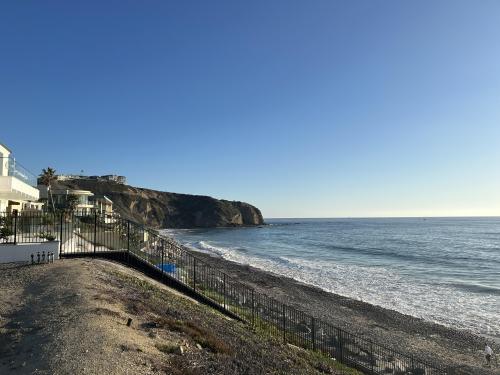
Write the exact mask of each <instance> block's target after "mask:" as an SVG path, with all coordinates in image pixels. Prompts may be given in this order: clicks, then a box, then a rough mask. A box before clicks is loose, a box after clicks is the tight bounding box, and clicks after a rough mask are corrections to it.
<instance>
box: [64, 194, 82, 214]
mask: <svg viewBox="0 0 500 375" xmlns="http://www.w3.org/2000/svg"><path fill="white" fill-rule="evenodd" d="M79 203H80V198H78V196H77V195H74V194H69V195H67V196H66V208H67V209H68V210H69V211H70V212H73V211H74V210H76V207H77V206H78V204H79Z"/></svg>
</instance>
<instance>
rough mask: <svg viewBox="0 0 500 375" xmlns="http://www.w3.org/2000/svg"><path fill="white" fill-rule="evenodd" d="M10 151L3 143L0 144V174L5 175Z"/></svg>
mask: <svg viewBox="0 0 500 375" xmlns="http://www.w3.org/2000/svg"><path fill="white" fill-rule="evenodd" d="M9 155H10V151H9V150H8V149H7V147H5V146H4V145H2V144H0V176H7V172H8V170H9V160H8V159H7V158H8V157H9Z"/></svg>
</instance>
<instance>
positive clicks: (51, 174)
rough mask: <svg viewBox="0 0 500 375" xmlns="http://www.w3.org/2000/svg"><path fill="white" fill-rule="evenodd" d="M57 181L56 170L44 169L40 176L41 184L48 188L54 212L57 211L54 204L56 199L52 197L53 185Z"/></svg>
mask: <svg viewBox="0 0 500 375" xmlns="http://www.w3.org/2000/svg"><path fill="white" fill-rule="evenodd" d="M56 179H57V177H56V170H55V169H54V168H51V167H47V168H46V169H45V168H44V169H42V173H41V174H40V182H41V183H42V184H43V185H45V186H47V191H48V193H49V198H50V202H51V207H52V211H53V212H55V211H56V207H55V204H54V197H53V196H52V183H53V182H54V181H55V180H56Z"/></svg>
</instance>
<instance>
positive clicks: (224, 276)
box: [222, 273, 226, 309]
mask: <svg viewBox="0 0 500 375" xmlns="http://www.w3.org/2000/svg"><path fill="white" fill-rule="evenodd" d="M222 280H223V292H224V309H225V308H226V274H225V273H223V274H222Z"/></svg>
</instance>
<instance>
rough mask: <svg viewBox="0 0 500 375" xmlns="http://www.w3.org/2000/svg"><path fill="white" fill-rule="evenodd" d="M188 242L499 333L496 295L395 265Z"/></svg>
mask: <svg viewBox="0 0 500 375" xmlns="http://www.w3.org/2000/svg"><path fill="white" fill-rule="evenodd" d="M190 247H192V248H193V249H195V250H197V251H202V252H205V253H209V254H214V255H217V256H221V257H222V258H224V259H226V260H230V261H233V262H237V263H241V264H248V265H250V266H253V267H256V268H259V269H262V270H264V271H270V272H273V273H276V274H279V275H282V276H286V277H290V278H293V279H295V280H297V281H300V282H303V283H306V284H309V285H314V286H317V287H319V288H321V289H323V290H326V291H328V292H332V293H336V294H339V295H343V296H346V297H349V298H354V299H357V300H360V301H364V302H368V303H371V304H374V305H378V306H381V307H385V308H389V309H393V310H396V311H399V312H401V313H403V314H408V315H412V316H415V317H418V318H422V319H425V320H428V321H432V322H435V323H440V324H444V325H447V326H451V327H455V328H459V329H467V330H471V331H473V332H475V333H479V334H486V335H489V336H493V337H500V322H499V320H498V301H497V300H496V299H495V298H493V297H492V296H489V295H480V294H471V293H466V292H465V291H460V290H459V289H456V288H450V287H447V286H444V285H443V286H437V285H435V284H424V283H415V281H414V280H409V279H407V278H405V277H402V276H401V275H399V274H398V272H397V270H388V269H385V268H382V267H375V266H373V267H364V266H357V265H346V264H339V263H335V262H328V261H321V262H317V261H309V260H304V259H301V258H296V257H280V258H279V259H277V260H273V259H267V258H260V257H256V256H251V255H248V254H243V253H241V252H240V251H238V250H237V249H235V248H227V247H220V246H214V245H212V244H210V243H209V242H208V241H199V242H197V243H195V244H191V246H190Z"/></svg>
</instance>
